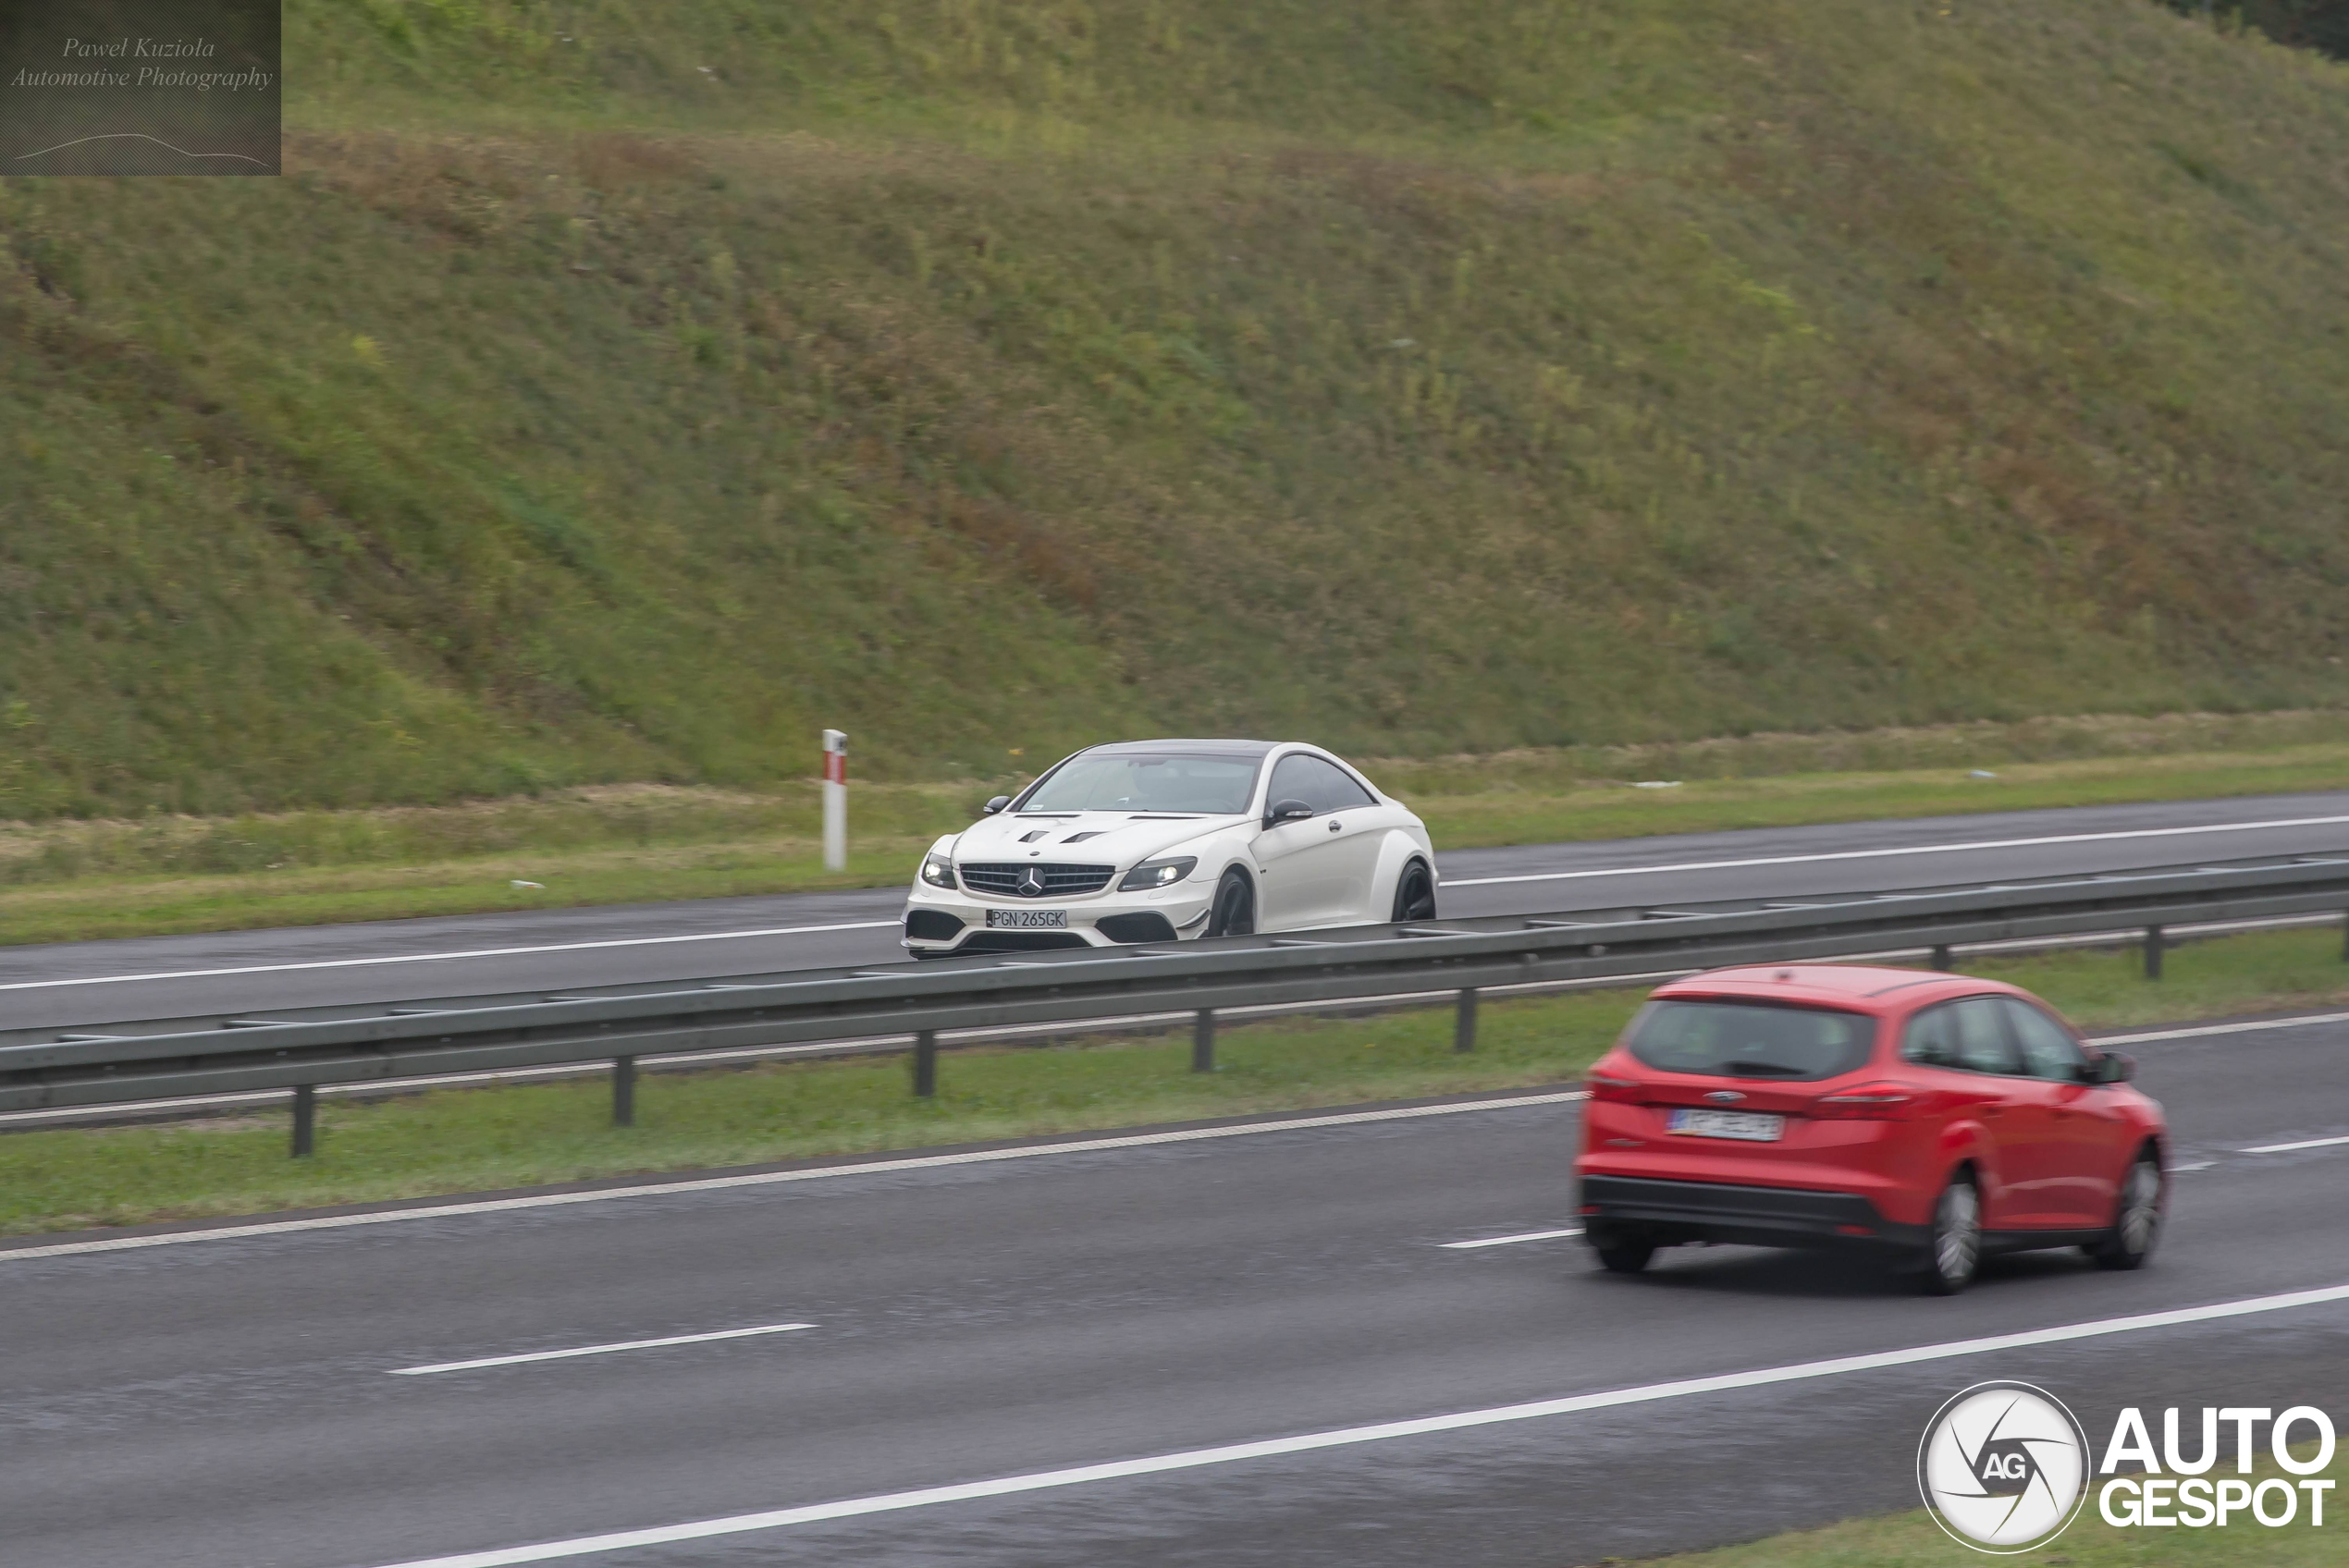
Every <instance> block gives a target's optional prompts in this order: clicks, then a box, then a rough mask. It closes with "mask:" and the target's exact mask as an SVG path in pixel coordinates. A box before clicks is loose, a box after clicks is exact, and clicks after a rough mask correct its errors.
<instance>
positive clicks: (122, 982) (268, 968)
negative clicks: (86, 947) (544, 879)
mask: <svg viewBox="0 0 2349 1568" xmlns="http://www.w3.org/2000/svg"><path fill="white" fill-rule="evenodd" d="M884 928H886V929H888V930H892V931H893V930H895V929H896V928H897V922H896V921H894V920H852V921H849V922H847V923H846V924H845V925H776V926H771V927H769V928H768V929H765V930H761V931H696V932H693V933H691V934H689V935H686V936H683V937H612V938H610V939H609V940H608V941H601V942H556V943H552V944H550V945H548V946H546V947H539V948H469V949H464V950H462V951H460V952H453V953H392V954H390V955H388V956H386V957H382V958H322V959H314V960H312V961H310V962H305V963H251V964H246V965H243V966H242V967H240V968H237V969H163V970H157V971H155V972H154V974H85V975H82V976H80V977H79V978H77V979H71V980H9V981H5V982H0V991H42V990H48V989H51V988H53V987H57V986H128V985H133V984H135V983H137V982H139V981H141V980H215V979H218V978H219V977H221V976H222V975H228V974H291V973H292V972H294V971H296V970H301V969H364V968H367V967H368V966H370V965H373V964H385V963H446V962H449V961H450V960H452V959H461V958H522V957H527V956H528V955H530V954H532V953H584V952H593V951H595V950H596V949H602V948H658V947H666V946H670V945H673V944H675V943H678V942H732V941H737V940H739V939H741V938H742V937H805V936H807V935H809V934H810V933H812V932H818V931H879V930H882V929H884Z"/></svg>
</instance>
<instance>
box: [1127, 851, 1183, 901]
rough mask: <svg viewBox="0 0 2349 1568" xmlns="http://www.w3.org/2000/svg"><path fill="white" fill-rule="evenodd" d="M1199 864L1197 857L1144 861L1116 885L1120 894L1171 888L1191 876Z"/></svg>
mask: <svg viewBox="0 0 2349 1568" xmlns="http://www.w3.org/2000/svg"><path fill="white" fill-rule="evenodd" d="M1198 864H1199V856H1197V855H1176V856H1175V857H1174V858H1173V859H1171V860H1146V861H1144V862H1143V863H1142V864H1139V865H1138V866H1136V867H1135V868H1134V869H1133V870H1131V871H1129V872H1127V873H1126V874H1125V880H1124V881H1122V882H1120V883H1119V884H1118V885H1117V890H1118V891H1119V892H1121V893H1139V892H1143V891H1145V890H1147V889H1149V888H1172V887H1173V886H1175V883H1177V882H1180V881H1181V880H1182V879H1183V878H1184V877H1186V876H1189V875H1190V874H1191V870H1192V868H1193V867H1195V866H1196V865H1198Z"/></svg>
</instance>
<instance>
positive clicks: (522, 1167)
mask: <svg viewBox="0 0 2349 1568" xmlns="http://www.w3.org/2000/svg"><path fill="white" fill-rule="evenodd" d="M2341 942H2342V937H2341V934H2340V932H2339V931H2338V930H2325V931H2307V932H2281V933H2269V934H2263V935H2257V936H2250V937H2230V938H2226V939H2224V940H2220V941H2212V942H2207V943H2197V944H2193V945H2189V946H2187V947H2184V948H2183V949H2180V950H2178V951H2177V952H2175V953H2173V954H2171V958H2170V962H2169V974H2168V977H2167V978H2166V979H2165V980H2163V981H2161V982H2160V983H2158V984H2148V983H2146V981H2144V980H2143V979H2141V978H2139V977H2138V974H2137V969H2136V963H2137V960H2136V957H2135V955H2134V953H2124V954H2114V953H2067V954H2060V955H2051V956H2045V957H2037V958H2027V959H2002V960H1998V961H1997V962H1985V963H1982V964H1979V965H1973V966H1969V967H1970V968H1974V969H1976V970H1977V971H1978V972H1980V973H1984V974H1996V975H1998V977H2000V978H2004V979H2011V980H2013V981H2015V982H2017V983H2019V984H2022V985H2024V986H2029V987H2031V988H2032V989H2034V990H2035V991H2037V992H2039V993H2040V994H2042V995H2044V996H2047V997H2048V998H2051V999H2053V1000H2054V1001H2055V1002H2056V1003H2057V1004H2058V1005H2060V1006H2061V1007H2062V1008H2064V1009H2065V1011H2067V1012H2068V1013H2070V1014H2071V1015H2072V1017H2074V1018H2076V1019H2078V1020H2080V1021H2082V1022H2083V1023H2088V1024H2091V1025H2098V1024H2101V1025H2115V1024H2131V1023H2149V1022H2154V1021H2158V1020H2169V1019H2187V1018H2195V1017H2210V1016H2214V1015H2222V1014H2228V1013H2239V1012H2250V1011H2272V1010H2277V1009H2282V1008H2287V1007H2295V1006H2307V1005H2318V1004H2327V1003H2339V1002H2342V1001H2343V1000H2349V969H2344V967H2343V962H2342V956H2341V952H2342V949H2341ZM1637 1001H1638V996H1637V994H1636V993H1630V992H1620V991H1612V992H1585V993H1580V994H1568V995H1565V996H1559V997H1552V998H1533V999H1526V1000H1519V1001H1507V1002H1495V1003H1492V1004H1490V1005H1488V1006H1487V1008H1486V1009H1485V1012H1484V1016H1483V1019H1482V1024H1481V1028H1480V1033H1479V1038H1478V1048H1477V1051H1476V1053H1475V1054H1474V1055H1472V1056H1467V1057H1461V1056H1455V1055H1454V1054H1453V1053H1452V1051H1451V1033H1450V1014H1449V1012H1448V1011H1445V1012H1442V1013H1435V1012H1419V1013H1406V1014H1395V1015H1389V1016H1383V1017H1374V1018H1369V1019H1360V1020H1316V1019H1299V1020H1291V1021H1286V1022H1279V1023H1261V1024H1254V1025H1249V1026H1247V1027H1244V1028H1232V1029H1227V1030H1225V1031H1224V1032H1223V1033H1222V1035H1221V1036H1220V1038H1219V1040H1218V1044H1217V1054H1218V1061H1219V1067H1218V1071H1217V1072H1214V1073H1213V1074H1211V1075H1199V1074H1194V1073H1192V1072H1189V1071H1188V1063H1189V1043H1188V1040H1187V1037H1185V1038H1183V1039H1168V1038H1144V1039H1132V1038H1127V1039H1119V1040H1096V1041H1088V1042H1080V1043H1076V1044H1069V1045H1063V1046H1056V1047H1039V1048H1028V1049H1014V1048H992V1049H975V1050H968V1051H956V1052H953V1053H950V1054H949V1055H948V1056H947V1057H946V1058H945V1060H943V1062H942V1063H941V1070H940V1078H941V1084H940V1092H939V1095H938V1096H937V1098H936V1099H935V1100H933V1101H930V1102H928V1103H924V1102H920V1101H916V1100H915V1099H913V1098H912V1097H911V1096H909V1095H908V1094H907V1092H906V1090H907V1084H906V1073H905V1064H904V1061H903V1060H896V1059H868V1060H845V1061H831V1062H808V1063H797V1064H792V1065H774V1066H764V1067H757V1068H752V1069H747V1070H744V1071H739V1072H705V1073H692V1074H675V1075H670V1074H663V1075H659V1076H657V1077H654V1078H651V1079H648V1080H646V1082H645V1083H644V1084H642V1085H641V1086H640V1088H639V1091H638V1093H639V1109H638V1116H639V1125H637V1126H635V1127H633V1128H627V1129H617V1128H613V1127H611V1126H610V1125H609V1103H610V1102H609V1090H608V1088H607V1086H606V1085H605V1084H604V1083H603V1082H602V1081H601V1080H599V1079H598V1080H592V1081H579V1082H572V1083H560V1084H539V1085H532V1086H528V1087H505V1088H494V1089H461V1090H442V1091H437V1092H434V1093H430V1094H424V1095H419V1096H413V1097H411V1098H404V1099H399V1100H392V1101H385V1102H378V1103H374V1104H351V1103H332V1102H330V1103H328V1104H327V1105H326V1106H324V1107H322V1109H321V1110H320V1113H319V1116H320V1127H321V1131H320V1136H319V1148H318V1153H317V1155H316V1156H315V1158H313V1159H310V1160H305V1161H301V1162H296V1161H292V1160H289V1159H288V1158H286V1118H285V1115H284V1113H282V1112H269V1113H261V1114H253V1115H242V1116H235V1117H228V1118H223V1119H219V1120H216V1121H205V1122H192V1123H182V1124H178V1125H171V1126H161V1127H128V1128H119V1129H107V1130H80V1131H67V1130H52V1131H47V1132H29V1133H12V1134H8V1135H6V1136H0V1232H9V1231H58V1230H68V1229H73V1228H77V1227H80V1226H88V1225H110V1224H131V1223H136V1222H138V1221H141V1220H146V1219H171V1218H186V1217H199V1216H210V1215H224V1214H245V1213H260V1212H265V1211H268V1210H271V1209H280V1208H290V1207H307V1206H314V1205H324V1204H337V1203H353V1202H362V1201H367V1200H372V1199H383V1198H394V1197H412V1196H420V1195H425V1194H442V1193H461V1192H479V1191H485V1190H491V1189H496V1188H501V1187H516V1186H527V1185H531V1184H534V1183H540V1182H563V1181H576V1180H582V1179H585V1178H589V1177H596V1176H610V1175H618V1174H622V1173H627V1172H635V1171H658V1170H694V1169H703V1168H708V1167H714V1166H727V1165H742V1164H751V1163H756V1162H760V1161H765V1160H775V1159H787V1158H797V1157H803V1156H811V1155H823V1154H844V1153H862V1152H867V1151H872V1150H880V1149H898V1148H912V1147H920V1146H924V1145H941V1144H953V1143H966V1142H972V1141H978V1140H984V1139H990V1138H1007V1137H1017V1136H1023V1135H1031V1134H1039V1133H1067V1132H1076V1131H1082V1130H1086V1129H1093V1128H1108V1127H1119V1126H1133V1125H1138V1124H1144V1123H1150V1122H1164V1121H1183V1120H1188V1119H1193V1118H1200V1117H1214V1116H1227V1115H1237V1114H1242V1113H1246V1112H1254V1111H1270V1110H1285V1109H1297V1108H1303V1107H1312V1106H1333V1105H1344V1104H1348V1103H1356V1104H1359V1103H1362V1102H1366V1101H1375V1100H1386V1099H1399V1098H1409V1097H1413V1096H1425V1095H1442V1094H1452V1093H1460V1092H1465V1091H1470V1090H1477V1089H1507V1088H1512V1087H1521V1086H1524V1085H1528V1084H1550V1083H1556V1082H1558V1081H1559V1080H1562V1079H1570V1078H1572V1077H1574V1076H1575V1075H1576V1074H1577V1073H1579V1072H1580V1071H1581V1070H1582V1069H1583V1068H1584V1067H1586V1066H1587V1065H1588V1064H1589V1063H1590V1062H1591V1061H1592V1060H1595V1058H1596V1057H1597V1056H1598V1054H1599V1053H1600V1052H1601V1051H1603V1050H1604V1049H1605V1047H1606V1045H1607V1043H1608V1042H1609V1041H1610V1040H1611V1039H1613V1038H1614V1036H1615V1035H1616V1033H1617V1031H1618V1030H1619V1029H1620V1028H1621V1027H1622V1024H1623V1022H1624V1020H1625V1019H1626V1018H1627V1017H1628V1016H1629V1015H1630V1011H1631V1009H1632V1008H1633V1007H1634V1006H1635V1005H1636V1004H1637Z"/></svg>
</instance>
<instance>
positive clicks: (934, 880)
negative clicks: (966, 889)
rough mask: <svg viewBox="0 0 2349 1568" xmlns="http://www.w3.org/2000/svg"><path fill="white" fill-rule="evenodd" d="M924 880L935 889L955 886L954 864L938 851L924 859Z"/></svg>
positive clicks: (932, 852) (930, 853)
mask: <svg viewBox="0 0 2349 1568" xmlns="http://www.w3.org/2000/svg"><path fill="white" fill-rule="evenodd" d="M922 880H923V881H925V882H927V883H929V885H930V886H931V887H933V888H952V887H953V885H954V863H953V861H952V860H950V859H948V858H947V857H946V856H944V855H941V854H940V853H939V852H938V851H936V850H932V851H930V852H929V854H927V855H925V856H923V857H922Z"/></svg>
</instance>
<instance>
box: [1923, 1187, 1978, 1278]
mask: <svg viewBox="0 0 2349 1568" xmlns="http://www.w3.org/2000/svg"><path fill="white" fill-rule="evenodd" d="M1981 1265H1982V1193H1981V1189H1979V1188H1977V1187H1976V1186H1975V1185H1974V1173H1973V1172H1972V1171H1970V1170H1961V1171H1959V1172H1958V1173H1957V1174H1956V1175H1955V1176H1952V1177H1950V1178H1949V1185H1948V1186H1946V1187H1944V1188H1942V1189H1941V1196H1940V1197H1939V1198H1938V1199H1937V1200H1936V1201H1935V1203H1934V1205H1933V1232H1932V1235H1931V1237H1930V1239H1928V1240H1927V1241H1926V1243H1925V1267H1924V1268H1922V1269H1921V1270H1919V1271H1918V1274H1917V1283H1918V1284H1919V1285H1920V1286H1922V1287H1923V1288H1924V1291H1925V1294H1927V1295H1931V1296H1953V1295H1956V1294H1957V1293H1958V1292H1960V1291H1962V1290H1964V1289H1965V1288H1966V1287H1967V1286H1968V1285H1971V1284H1973V1283H1974V1270H1975V1269H1976V1268H1980V1267H1981Z"/></svg>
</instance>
